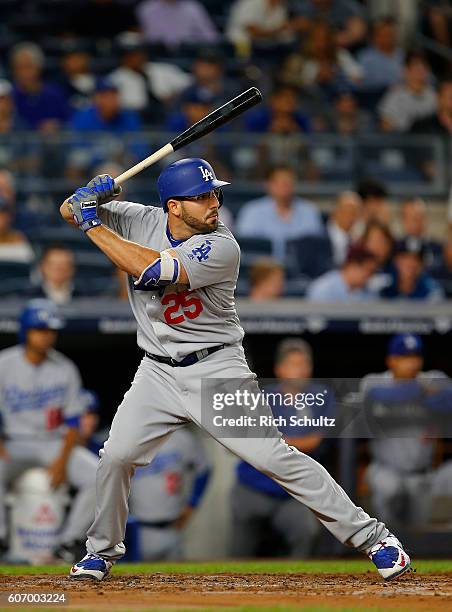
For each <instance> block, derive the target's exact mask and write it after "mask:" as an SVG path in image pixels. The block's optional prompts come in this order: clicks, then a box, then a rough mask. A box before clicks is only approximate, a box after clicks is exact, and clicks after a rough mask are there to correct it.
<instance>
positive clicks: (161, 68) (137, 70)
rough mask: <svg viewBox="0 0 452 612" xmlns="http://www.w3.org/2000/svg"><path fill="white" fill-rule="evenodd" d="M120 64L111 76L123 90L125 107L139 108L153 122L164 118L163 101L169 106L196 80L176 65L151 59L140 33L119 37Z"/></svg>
mask: <svg viewBox="0 0 452 612" xmlns="http://www.w3.org/2000/svg"><path fill="white" fill-rule="evenodd" d="M118 43H119V48H120V52H121V61H120V66H119V67H118V68H116V69H115V70H113V72H112V73H111V74H110V78H111V80H112V81H113V83H115V84H116V85H117V87H118V89H119V95H120V101H121V106H122V108H124V109H128V110H133V111H138V112H140V113H141V115H142V116H143V117H144V119H145V120H148V121H149V122H150V123H156V122H157V120H158V119H161V115H162V110H164V109H163V108H162V103H163V104H164V105H169V104H170V103H171V102H173V101H174V99H175V98H176V96H178V95H179V94H180V93H181V92H182V91H183V90H184V89H185V88H186V87H188V86H189V85H190V83H191V82H192V77H191V76H190V75H189V74H187V73H186V72H184V71H183V70H182V69H181V68H179V67H178V66H177V65H175V64H170V63H169V62H155V61H149V57H148V52H147V49H146V45H145V44H144V42H143V39H142V37H141V36H140V35H139V34H138V33H136V32H125V33H124V34H122V35H121V36H119V37H118Z"/></svg>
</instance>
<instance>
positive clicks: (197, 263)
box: [100, 201, 243, 361]
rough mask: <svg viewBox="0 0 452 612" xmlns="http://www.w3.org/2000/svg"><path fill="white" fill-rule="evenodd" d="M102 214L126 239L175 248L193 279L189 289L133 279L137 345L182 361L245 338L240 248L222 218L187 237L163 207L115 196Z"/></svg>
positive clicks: (109, 224) (132, 299) (102, 209)
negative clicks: (178, 235) (140, 284)
mask: <svg viewBox="0 0 452 612" xmlns="http://www.w3.org/2000/svg"><path fill="white" fill-rule="evenodd" d="M100 218H101V219H102V222H103V223H105V224H106V225H107V226H108V227H110V228H111V229H112V230H114V231H115V232H116V233H118V234H119V235H120V236H122V237H123V238H126V239H127V240H131V241H132V242H136V243H138V244H141V245H143V246H147V247H149V248H151V249H155V250H156V251H159V252H160V251H163V250H165V249H169V248H175V249H176V251H177V254H178V257H179V258H180V260H181V262H182V263H183V265H184V268H185V270H186V272H187V275H188V278H189V280H190V289H187V288H184V287H182V286H180V285H179V286H176V285H169V286H167V287H166V288H165V289H164V290H160V291H158V290H155V291H136V290H134V289H133V281H132V279H131V278H130V279H129V297H130V303H131V306H132V310H133V313H134V315H135V318H136V320H137V323H138V333H137V338H138V346H140V347H141V348H142V349H143V350H145V351H147V352H148V353H153V354H155V355H162V356H166V357H168V356H169V357H172V358H173V359H176V360H177V361H180V360H181V359H183V358H184V357H185V356H186V355H188V354H189V353H193V352H194V351H199V350H201V349H203V348H209V347H211V346H216V345H219V344H234V343H236V342H239V341H241V340H242V338H243V329H242V328H241V326H240V323H239V319H238V317H237V313H236V310H235V300H234V290H235V286H236V282H237V276H238V273H239V264H240V248H239V245H238V244H237V242H236V240H235V238H234V236H233V235H232V234H231V232H230V231H229V230H228V228H227V227H226V226H225V225H223V223H221V222H220V223H219V226H218V229H217V230H216V231H214V232H212V233H210V234H202V235H195V236H192V237H191V238H189V239H188V240H185V241H184V242H182V241H177V240H174V239H173V238H172V236H171V234H170V233H169V229H168V226H167V222H168V219H167V215H166V214H165V213H164V211H163V209H162V208H157V207H154V206H144V205H143V204H135V203H133V202H119V201H113V202H109V203H108V204H104V205H103V206H101V207H100Z"/></svg>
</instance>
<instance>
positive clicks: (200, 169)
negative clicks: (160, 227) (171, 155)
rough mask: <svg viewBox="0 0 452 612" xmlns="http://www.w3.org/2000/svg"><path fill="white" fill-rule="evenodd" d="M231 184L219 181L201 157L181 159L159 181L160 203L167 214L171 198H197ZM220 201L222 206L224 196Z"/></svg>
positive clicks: (164, 172) (166, 169)
mask: <svg viewBox="0 0 452 612" xmlns="http://www.w3.org/2000/svg"><path fill="white" fill-rule="evenodd" d="M229 184H230V183H228V182H227V181H220V180H218V179H217V177H216V176H215V171H214V169H213V168H212V166H211V165H210V164H209V162H207V161H206V160H205V159H200V158H199V157H189V158H187V159H180V160H179V161H177V162H174V163H172V164H170V165H169V166H167V167H166V168H165V169H164V170H163V171H162V172H161V174H160V176H159V177H158V179H157V188H158V190H159V195H160V202H161V204H162V206H163V210H164V211H165V212H168V207H167V205H166V203H167V202H168V200H170V199H171V198H176V197H182V196H188V197H190V196H197V195H201V194H202V193H207V192H208V191H212V190H213V189H217V188H219V187H224V185H229ZM219 201H220V205H221V203H222V194H220V198H219Z"/></svg>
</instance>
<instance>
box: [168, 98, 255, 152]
mask: <svg viewBox="0 0 452 612" xmlns="http://www.w3.org/2000/svg"><path fill="white" fill-rule="evenodd" d="M261 100H262V94H261V92H260V91H259V90H258V89H257V87H250V88H249V89H247V90H246V91H244V92H243V93H241V94H240V95H239V96H237V97H236V98H233V99H232V100H230V101H229V102H226V104H223V106H220V108H217V110H214V111H213V112H211V113H210V114H209V115H206V116H205V117H204V119H201V121H198V122H197V123H194V124H193V125H192V126H191V127H189V128H188V130H185V132H182V134H179V136H176V138H174V140H172V141H171V142H170V144H171V146H172V147H173V149H174V150H175V151H177V149H180V148H181V147H185V146H186V145H188V144H190V143H191V142H194V141H195V140H198V138H201V137H202V136H205V135H206V134H208V133H209V132H212V131H213V130H215V129H217V128H219V127H220V126H222V125H224V124H225V123H228V122H229V121H231V120H232V119H234V118H235V117H238V116H239V115H241V114H242V113H244V112H245V111H247V110H248V109H249V108H252V107H253V106H255V105H256V104H259V102H261Z"/></svg>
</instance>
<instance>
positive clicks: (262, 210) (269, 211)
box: [236, 166, 325, 262]
mask: <svg viewBox="0 0 452 612" xmlns="http://www.w3.org/2000/svg"><path fill="white" fill-rule="evenodd" d="M295 180H296V177H295V172H294V171H293V169H292V168H290V167H289V166H275V167H274V168H272V169H271V170H270V172H269V173H268V176H267V183H266V188H267V195H265V196H263V197H262V198H258V199H256V200H252V201H251V202H248V203H247V204H245V205H244V206H243V208H242V209H241V210H240V212H239V215H238V218H237V222H236V232H237V234H238V235H239V236H245V237H258V238H268V239H269V240H271V242H272V244H273V256H274V257H275V258H276V259H278V261H280V262H283V261H284V257H285V252H286V241H287V240H290V239H292V238H299V237H300V236H306V235H308V234H310V235H312V234H314V235H321V234H323V233H324V231H325V230H324V227H323V224H322V219H321V216H320V213H319V211H318V210H317V209H316V207H315V205H314V204H312V203H311V202H308V201H307V200H304V199H302V198H299V197H297V196H296V195H295V189H296V182H295Z"/></svg>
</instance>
